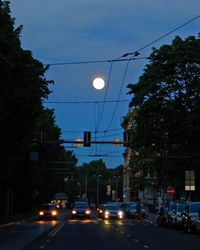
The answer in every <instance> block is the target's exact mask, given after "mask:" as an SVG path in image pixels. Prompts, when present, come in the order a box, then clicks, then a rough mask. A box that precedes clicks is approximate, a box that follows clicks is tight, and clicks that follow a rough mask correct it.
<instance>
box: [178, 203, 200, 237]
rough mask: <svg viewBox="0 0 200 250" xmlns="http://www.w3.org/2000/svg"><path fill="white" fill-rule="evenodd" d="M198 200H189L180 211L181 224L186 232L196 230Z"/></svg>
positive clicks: (198, 210)
mask: <svg viewBox="0 0 200 250" xmlns="http://www.w3.org/2000/svg"><path fill="white" fill-rule="evenodd" d="M199 213H200V202H190V203H189V204H187V205H186V206H185V209H184V211H183V213H182V220H181V223H182V226H183V228H184V230H185V231H186V232H188V233H190V232H192V231H195V230H196V221H197V220H198V218H199Z"/></svg>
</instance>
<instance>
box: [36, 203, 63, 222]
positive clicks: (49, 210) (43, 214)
mask: <svg viewBox="0 0 200 250" xmlns="http://www.w3.org/2000/svg"><path fill="white" fill-rule="evenodd" d="M58 215H59V211H58V209H57V207H56V205H55V204H52V203H45V204H42V206H41V207H40V209H39V211H38V216H39V219H54V220H57V219H58Z"/></svg>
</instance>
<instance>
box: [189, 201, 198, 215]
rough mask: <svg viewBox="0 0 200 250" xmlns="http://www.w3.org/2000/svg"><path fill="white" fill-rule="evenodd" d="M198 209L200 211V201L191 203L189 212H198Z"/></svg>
mask: <svg viewBox="0 0 200 250" xmlns="http://www.w3.org/2000/svg"><path fill="white" fill-rule="evenodd" d="M199 211H200V203H198V204H192V205H191V207H190V213H198V212H199Z"/></svg>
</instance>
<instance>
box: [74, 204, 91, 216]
mask: <svg viewBox="0 0 200 250" xmlns="http://www.w3.org/2000/svg"><path fill="white" fill-rule="evenodd" d="M90 216H91V210H90V207H89V204H88V202H85V201H77V202H75V203H74V206H73V209H72V211H71V218H72V219H74V218H90Z"/></svg>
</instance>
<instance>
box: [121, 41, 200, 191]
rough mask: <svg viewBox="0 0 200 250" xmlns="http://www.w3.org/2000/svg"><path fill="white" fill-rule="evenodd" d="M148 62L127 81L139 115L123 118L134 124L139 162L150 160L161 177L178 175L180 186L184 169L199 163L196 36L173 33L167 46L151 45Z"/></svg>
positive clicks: (199, 82) (199, 57)
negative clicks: (139, 73) (136, 77)
mask: <svg viewBox="0 0 200 250" xmlns="http://www.w3.org/2000/svg"><path fill="white" fill-rule="evenodd" d="M149 61H150V63H149V64H147V65H146V67H145V69H144V73H143V75H142V76H140V78H139V81H138V83H136V84H129V85H128V88H129V89H130V90H129V94H130V95H132V96H133V98H132V101H131V102H130V110H131V112H132V113H133V112H134V111H137V116H134V115H132V116H130V114H129V117H126V118H125V121H126V124H127V120H128V122H130V123H131V124H134V126H132V129H133V141H134V143H133V145H132V147H134V148H135V150H136V151H138V153H139V156H138V157H137V158H139V159H140V161H139V162H140V163H141V162H142V161H143V163H142V164H144V162H145V161H146V159H151V160H152V161H153V168H154V170H156V172H157V175H158V178H159V180H160V181H163V180H164V179H165V177H166V175H167V176H168V179H169V180H170V179H171V180H172V181H173V182H174V183H175V180H177V179H178V176H177V175H180V176H179V177H181V178H182V179H181V182H177V181H176V185H177V186H178V188H179V189H182V190H183V188H184V179H183V173H184V170H185V169H187V168H189V167H190V168H191V169H196V170H197V171H198V172H199V167H200V166H199V163H198V162H199V161H198V160H197V159H198V158H199V156H198V155H199V152H200V147H199V143H198V141H199V138H200V137H199V136H200V120H199V118H198V117H199V115H200V109H199V106H200V39H199V37H198V38H195V37H194V36H190V37H188V38H186V39H185V40H183V39H181V38H180V37H178V36H177V37H176V38H175V39H174V40H173V41H172V44H171V45H163V46H161V48H160V49H155V48H153V52H152V53H151V55H150V57H149ZM130 117H131V119H132V120H131V119H130ZM175 173H176V174H175ZM176 176H177V178H176Z"/></svg>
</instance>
